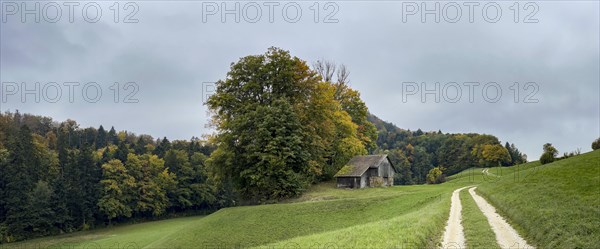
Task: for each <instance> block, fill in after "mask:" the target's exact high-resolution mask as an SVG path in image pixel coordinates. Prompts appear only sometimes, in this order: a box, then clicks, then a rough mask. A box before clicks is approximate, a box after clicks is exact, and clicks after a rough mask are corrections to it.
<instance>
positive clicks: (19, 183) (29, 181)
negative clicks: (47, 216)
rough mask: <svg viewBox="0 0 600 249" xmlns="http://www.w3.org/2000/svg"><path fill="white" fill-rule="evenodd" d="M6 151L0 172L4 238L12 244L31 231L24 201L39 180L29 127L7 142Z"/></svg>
mask: <svg viewBox="0 0 600 249" xmlns="http://www.w3.org/2000/svg"><path fill="white" fill-rule="evenodd" d="M7 148H8V149H9V152H10V153H9V155H8V158H7V160H6V164H5V167H4V172H3V173H6V177H5V178H4V181H5V182H4V184H5V189H4V198H6V199H5V200H4V205H5V209H6V211H5V212H6V221H5V224H6V226H7V233H8V235H9V236H10V237H11V238H13V239H14V240H20V239H24V238H27V237H28V236H30V235H31V230H27V228H28V227H30V226H29V224H27V223H26V222H25V221H26V220H28V215H29V213H30V212H29V211H30V210H28V209H27V207H28V205H27V204H28V199H27V198H26V197H27V196H28V194H29V192H30V190H31V189H33V187H34V185H35V182H36V179H37V178H39V175H38V173H37V172H38V171H36V166H37V165H39V164H40V162H39V158H38V156H37V155H36V153H35V150H34V145H33V138H32V136H31V131H30V130H29V127H27V126H22V127H20V128H19V129H18V133H17V134H16V136H11V138H9V143H8V146H7Z"/></svg>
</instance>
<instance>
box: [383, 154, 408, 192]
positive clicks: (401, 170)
mask: <svg viewBox="0 0 600 249" xmlns="http://www.w3.org/2000/svg"><path fill="white" fill-rule="evenodd" d="M388 157H389V158H390V161H391V162H392V164H393V165H394V167H395V168H396V171H397V172H398V173H397V174H396V175H395V179H394V180H395V184H399V185H410V184H413V179H412V172H411V170H410V162H409V161H408V158H407V157H406V156H405V155H404V152H402V150H400V149H394V150H391V151H389V152H388Z"/></svg>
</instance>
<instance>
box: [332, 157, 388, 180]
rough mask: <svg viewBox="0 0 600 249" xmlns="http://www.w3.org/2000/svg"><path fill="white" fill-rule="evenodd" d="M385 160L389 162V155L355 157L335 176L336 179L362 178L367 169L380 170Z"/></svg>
mask: <svg viewBox="0 0 600 249" xmlns="http://www.w3.org/2000/svg"><path fill="white" fill-rule="evenodd" d="M383 160H389V159H388V157H387V155H368V156H355V157H353V158H352V159H350V161H349V162H348V163H347V164H346V165H345V166H344V167H342V168H341V169H340V171H338V172H337V174H335V177H360V176H362V174H364V173H365V172H366V171H367V169H369V168H378V167H379V165H380V164H381V162H383ZM390 164H391V163H390ZM392 168H394V167H392Z"/></svg>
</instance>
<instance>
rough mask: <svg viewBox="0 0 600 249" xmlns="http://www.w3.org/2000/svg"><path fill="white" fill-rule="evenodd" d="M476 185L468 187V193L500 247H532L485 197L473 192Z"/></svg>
mask: <svg viewBox="0 0 600 249" xmlns="http://www.w3.org/2000/svg"><path fill="white" fill-rule="evenodd" d="M476 188H477V187H472V188H470V189H469V193H470V194H471V196H472V197H473V199H474V200H475V203H477V206H478V207H479V209H480V210H481V211H482V212H483V214H484V215H485V217H487V219H488V222H489V223H490V226H491V227H492V230H493V231H494V233H495V234H496V241H497V242H498V245H500V247H501V248H534V247H532V246H530V245H529V244H527V241H525V240H524V239H523V238H521V236H520V235H519V234H518V233H517V231H516V230H515V229H513V228H512V227H511V226H510V225H509V224H508V223H507V222H506V221H505V220H504V218H502V216H500V215H499V214H498V213H497V212H496V209H495V208H494V207H493V206H492V205H490V204H489V203H488V202H487V201H486V200H485V199H483V198H482V197H481V196H479V195H477V193H475V189H476Z"/></svg>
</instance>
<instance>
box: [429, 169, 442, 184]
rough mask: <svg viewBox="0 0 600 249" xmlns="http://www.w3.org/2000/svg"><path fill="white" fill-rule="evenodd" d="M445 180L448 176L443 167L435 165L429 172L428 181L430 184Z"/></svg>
mask: <svg viewBox="0 0 600 249" xmlns="http://www.w3.org/2000/svg"><path fill="white" fill-rule="evenodd" d="M445 181H446V177H445V176H444V173H443V172H442V169H440V168H439V167H435V168H433V169H431V170H429V173H427V183H429V184H439V183H442V182H445Z"/></svg>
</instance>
